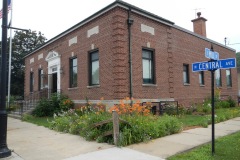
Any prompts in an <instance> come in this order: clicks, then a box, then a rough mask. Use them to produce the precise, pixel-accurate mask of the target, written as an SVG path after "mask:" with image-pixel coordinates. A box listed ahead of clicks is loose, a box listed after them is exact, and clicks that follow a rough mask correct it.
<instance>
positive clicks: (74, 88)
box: [68, 87, 78, 91]
mask: <svg viewBox="0 0 240 160" xmlns="http://www.w3.org/2000/svg"><path fill="white" fill-rule="evenodd" d="M76 89H78V87H73V88H68V90H69V91H71V90H76Z"/></svg>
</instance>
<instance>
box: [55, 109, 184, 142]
mask: <svg viewBox="0 0 240 160" xmlns="http://www.w3.org/2000/svg"><path fill="white" fill-rule="evenodd" d="M136 111H137V110H136ZM131 113H134V112H131ZM139 113H141V112H139ZM120 117H121V119H123V120H125V121H127V122H128V123H121V122H120V126H119V128H120V142H119V145H121V146H126V145H130V144H133V143H139V142H144V141H149V140H151V139H155V138H158V137H162V136H165V135H169V134H173V133H177V132H179V131H180V130H181V129H182V124H181V123H180V122H179V121H178V119H177V118H176V117H171V116H167V115H164V116H161V117H160V116H153V115H148V116H144V115H142V114H128V113H127V114H121V115H120ZM111 118H112V115H111V113H109V112H88V113H87V114H82V115H79V114H77V113H76V110H70V111H68V112H63V113H62V114H59V115H58V116H55V118H54V120H53V121H52V122H51V128H52V129H54V130H57V131H61V132H69V133H73V134H79V135H81V136H82V137H84V138H85V139H86V140H96V141H98V142H107V143H111V144H112V143H113V136H112V135H110V136H103V135H104V133H105V132H106V131H111V130H113V124H112V122H109V123H107V124H103V125H100V126H96V127H94V124H96V123H98V122H101V121H104V120H109V119H111Z"/></svg>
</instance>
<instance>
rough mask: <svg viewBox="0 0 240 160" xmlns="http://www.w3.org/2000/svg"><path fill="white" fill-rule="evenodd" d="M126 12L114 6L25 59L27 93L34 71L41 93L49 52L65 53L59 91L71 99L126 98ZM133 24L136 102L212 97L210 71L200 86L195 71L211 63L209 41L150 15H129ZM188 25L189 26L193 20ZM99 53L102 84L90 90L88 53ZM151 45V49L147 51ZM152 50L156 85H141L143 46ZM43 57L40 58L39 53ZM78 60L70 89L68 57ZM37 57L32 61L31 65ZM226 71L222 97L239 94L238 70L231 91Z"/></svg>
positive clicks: (184, 101) (228, 53) (188, 102)
mask: <svg viewBox="0 0 240 160" xmlns="http://www.w3.org/2000/svg"><path fill="white" fill-rule="evenodd" d="M127 18H128V13H127V11H126V10H124V9H121V8H115V9H113V10H110V11H108V12H106V13H105V14H103V15H101V16H100V17H98V18H97V19H94V20H93V21H90V22H89V23H87V24H85V25H83V26H82V27H80V28H78V29H77V30H75V31H73V32H71V33H69V34H68V35H66V36H64V37H62V38H60V39H58V40H57V41H55V42H54V43H51V44H50V45H48V46H46V47H45V48H43V49H41V50H39V51H37V52H36V53H34V54H32V55H30V56H29V57H27V58H26V59H25V62H26V70H25V71H26V74H25V95H28V94H29V73H30V69H31V68H32V69H33V72H34V79H35V82H34V84H35V86H34V90H35V91H37V89H38V78H37V76H38V68H39V65H40V64H41V66H42V68H43V69H44V73H47V62H46V61H45V58H46V56H47V54H48V53H49V52H50V51H53V50H54V51H56V52H58V53H59V54H60V55H61V66H62V67H63V71H64V73H63V74H61V89H62V91H63V93H64V94H67V95H68V96H69V97H70V98H72V99H73V100H85V99H86V98H88V99H89V100H99V99H100V98H101V97H104V99H106V100H115V99H122V98H124V97H127V96H129V87H130V85H129V51H128V26H127ZM131 18H132V19H133V20H134V22H133V25H132V27H131V31H132V59H133V62H132V66H133V97H134V98H137V99H166V98H174V99H176V100H178V101H179V102H180V103H182V104H185V105H191V103H194V102H196V101H197V100H198V101H200V100H202V99H204V98H206V97H207V96H209V95H210V73H209V72H208V71H206V72H204V76H205V86H204V87H200V86H199V80H198V73H193V72H191V64H192V63H193V62H200V61H207V60H208V59H206V58H204V48H206V47H207V48H210V45H211V44H210V42H207V41H205V40H203V39H200V38H198V37H196V36H193V35H190V34H188V33H185V32H183V31H180V30H178V29H176V28H173V27H169V26H167V25H164V24H161V23H159V22H156V21H153V20H150V19H148V18H146V17H143V16H140V15H137V14H135V13H132V14H131ZM189 23H190V22H189ZM141 24H144V25H147V26H150V27H152V28H154V31H155V34H154V35H151V34H150V33H148V32H142V31H141ZM95 26H99V33H98V34H95V35H92V36H91V37H89V38H87V31H88V30H89V29H91V28H93V27H95ZM75 36H77V43H76V44H73V45H71V46H69V45H68V43H69V40H70V39H72V38H73V37H75ZM92 44H93V45H94V49H98V51H99V65H100V72H99V74H100V85H99V86H97V87H89V86H88V85H89V78H88V74H89V73H88V70H89V66H88V65H89V52H90V51H91V50H92V47H91V46H92ZM149 45H150V47H149ZM148 47H149V48H150V49H154V55H155V75H156V84H155V85H143V82H142V48H148ZM214 50H215V51H217V52H219V54H220V58H221V59H225V58H229V57H235V54H234V53H233V52H232V51H230V50H228V49H225V48H223V47H221V46H218V45H215V44H214ZM40 53H43V54H44V57H43V59H41V60H38V55H39V54H40ZM72 54H73V55H74V56H77V60H78V86H77V87H76V88H71V89H70V88H69V58H71V57H72ZM32 57H34V60H35V61H34V63H32V64H29V61H30V59H31V58H32ZM183 63H186V64H189V66H190V68H189V69H190V85H188V86H184V85H183V74H182V72H183ZM225 77H226V72H225V70H222V88H221V90H222V94H226V95H227V94H228V95H232V96H235V97H236V96H237V72H236V69H232V83H233V86H232V87H231V88H227V87H226V78H225Z"/></svg>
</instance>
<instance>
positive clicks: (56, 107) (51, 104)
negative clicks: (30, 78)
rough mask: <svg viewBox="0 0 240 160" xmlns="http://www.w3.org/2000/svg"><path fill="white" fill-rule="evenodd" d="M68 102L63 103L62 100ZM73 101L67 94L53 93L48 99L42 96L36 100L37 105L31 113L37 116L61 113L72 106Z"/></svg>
mask: <svg viewBox="0 0 240 160" xmlns="http://www.w3.org/2000/svg"><path fill="white" fill-rule="evenodd" d="M66 101H67V102H68V103H64V102H66ZM73 105H74V104H73V102H72V101H71V100H70V99H68V98H67V96H65V95H62V94H58V93H54V94H52V95H51V97H50V99H46V98H43V99H41V100H39V101H38V103H37V107H36V108H35V109H34V110H33V112H32V114H33V115H34V116H37V117H44V116H50V117H51V116H53V114H54V113H55V114H58V113H61V112H62V111H66V110H68V109H69V108H71V107H73Z"/></svg>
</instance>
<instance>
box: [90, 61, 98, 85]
mask: <svg viewBox="0 0 240 160" xmlns="http://www.w3.org/2000/svg"><path fill="white" fill-rule="evenodd" d="M91 83H92V84H99V61H94V62H92V82H91Z"/></svg>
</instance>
